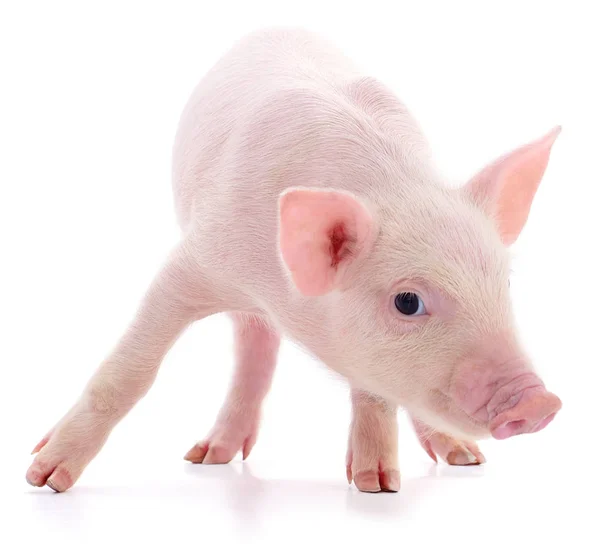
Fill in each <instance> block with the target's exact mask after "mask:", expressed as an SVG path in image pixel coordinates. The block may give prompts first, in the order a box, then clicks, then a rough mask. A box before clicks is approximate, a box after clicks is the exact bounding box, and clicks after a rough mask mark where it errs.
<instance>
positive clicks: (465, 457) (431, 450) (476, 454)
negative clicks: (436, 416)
mask: <svg viewBox="0 0 600 544" xmlns="http://www.w3.org/2000/svg"><path fill="white" fill-rule="evenodd" d="M412 422H413V425H414V427H415V431H416V432H417V437H418V438H419V442H420V443H421V446H423V449H424V450H425V451H426V452H427V454H428V455H429V457H431V458H432V459H433V460H434V461H435V462H436V463H437V455H439V456H440V457H441V458H442V459H443V460H444V461H446V463H448V464H449V465H480V464H481V463H485V457H484V456H483V453H481V451H479V447H478V446H477V444H476V443H475V442H469V441H467V440H458V439H457V438H454V437H453V436H451V435H449V434H445V433H441V432H439V431H436V430H435V429H432V428H431V427H430V426H429V425H427V424H425V423H423V422H422V421H420V420H418V419H416V418H412ZM436 454H437V455H436Z"/></svg>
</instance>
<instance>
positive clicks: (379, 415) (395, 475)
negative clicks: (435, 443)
mask: <svg viewBox="0 0 600 544" xmlns="http://www.w3.org/2000/svg"><path fill="white" fill-rule="evenodd" d="M351 397H352V423H351V425H350V437H349V440H348V453H347V456H346V474H347V476H348V483H351V482H352V480H354V484H355V485H356V487H357V488H358V489H360V491H367V492H370V493H376V492H378V491H398V490H399V489H400V471H399V470H398V423H397V419H396V411H397V409H396V406H394V405H392V404H389V403H388V402H387V401H385V400H383V399H382V398H380V397H377V396H374V395H371V394H369V393H367V392H366V391H361V390H359V389H353V390H352V393H351Z"/></svg>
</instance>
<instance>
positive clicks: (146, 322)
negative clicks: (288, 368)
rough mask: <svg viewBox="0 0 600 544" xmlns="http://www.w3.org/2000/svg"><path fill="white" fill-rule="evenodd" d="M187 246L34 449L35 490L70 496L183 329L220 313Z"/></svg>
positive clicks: (176, 254) (30, 479)
mask: <svg viewBox="0 0 600 544" xmlns="http://www.w3.org/2000/svg"><path fill="white" fill-rule="evenodd" d="M188 255H189V253H188V252H187V251H186V248H185V247H184V246H181V247H180V248H178V249H177V250H175V251H174V252H173V253H172V255H171V256H170V258H169V260H168V261H167V263H166V264H165V266H164V267H163V268H162V270H161V271H160V273H159V274H158V275H157V277H156V278H155V280H154V281H153V283H152V284H151V286H150V287H149V289H148V291H147V293H146V295H145V296H144V298H143V300H142V302H141V305H140V307H139V309H138V312H137V315H136V317H135V318H134V320H133V321H132V323H131V325H130V327H129V329H128V330H127V332H126V333H125V334H124V335H123V337H122V338H121V339H120V341H119V343H118V344H117V346H116V348H115V349H114V350H113V352H112V353H111V354H110V355H109V356H108V357H107V359H106V360H105V361H104V362H103V363H102V365H101V366H100V367H99V368H98V370H97V371H96V373H95V375H94V376H93V377H92V379H91V380H90V381H89V383H88V384H87V387H86V388H85V390H84V392H83V394H82V396H81V397H80V399H79V400H78V401H77V402H76V403H75V405H74V406H73V407H72V408H71V409H70V410H69V412H68V413H67V414H66V415H65V416H64V417H63V418H62V420H60V421H59V422H58V424H57V425H55V427H54V428H53V429H52V430H51V431H50V432H49V433H48V434H47V435H46V436H45V437H44V438H43V439H42V440H41V442H40V443H39V444H38V445H37V446H36V447H35V449H34V452H33V453H38V452H39V453H38V455H37V456H36V457H35V459H34V461H33V463H32V464H31V466H30V467H29V470H28V471H27V475H26V478H27V481H28V482H29V483H30V484H31V485H34V486H38V487H41V486H43V485H44V484H47V485H48V486H49V487H51V488H52V489H54V490H55V491H65V490H66V489H68V488H69V487H71V486H72V485H73V484H74V483H75V481H76V480H77V479H78V478H79V476H80V475H81V473H82V471H83V470H84V468H85V467H86V465H87V464H88V463H89V462H90V461H91V460H92V459H93V458H94V457H95V456H96V454H97V453H98V452H99V451H100V449H101V448H102V446H103V445H104V443H105V441H106V439H107V438H108V436H109V434H110V432H111V430H112V429H113V427H114V426H115V425H116V424H117V423H118V422H119V421H120V420H121V419H122V418H123V417H124V416H125V414H127V412H129V410H130V409H131V408H132V407H133V406H134V405H135V403H136V402H137V401H138V400H140V399H141V398H142V397H143V396H144V395H145V393H146V392H147V391H148V390H149V388H150V386H151V385H152V382H153V381H154V378H155V377H156V374H157V371H158V368H159V366H160V363H161V361H162V359H163V356H164V355H165V354H166V352H167V351H168V349H169V348H170V347H171V345H172V344H173V342H174V341H175V340H176V338H177V337H178V335H179V334H180V333H181V332H182V331H183V330H184V328H185V327H186V326H187V325H188V324H189V323H191V322H192V321H194V320H196V319H200V318H202V317H205V316H207V315H210V314H212V313H215V312H216V311H218V310H219V306H220V304H219V303H218V301H217V300H216V297H215V296H214V295H213V294H212V291H211V288H210V282H208V281H207V280H203V279H202V274H201V271H200V270H198V269H197V268H196V267H195V266H194V265H193V264H192V262H191V261H190V260H189V257H188Z"/></svg>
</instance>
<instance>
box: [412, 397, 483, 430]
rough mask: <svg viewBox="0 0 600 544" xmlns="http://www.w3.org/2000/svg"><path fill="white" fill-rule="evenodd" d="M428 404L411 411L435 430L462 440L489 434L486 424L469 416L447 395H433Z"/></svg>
mask: <svg viewBox="0 0 600 544" xmlns="http://www.w3.org/2000/svg"><path fill="white" fill-rule="evenodd" d="M428 404H429V405H428V406H423V407H416V408H415V409H414V410H412V411H411V413H412V415H414V416H416V417H418V418H419V419H420V420H421V421H423V422H424V423H426V424H427V425H429V426H430V427H432V428H434V429H435V430H437V431H440V432H443V433H446V434H450V435H452V436H454V437H455V438H460V439H463V440H480V439H482V438H488V437H490V436H491V435H490V431H489V428H488V426H487V425H486V424H484V423H482V422H481V421H478V420H476V419H474V418H473V417H471V416H470V415H469V414H467V413H466V412H465V411H464V410H462V409H461V408H460V407H459V406H458V405H456V404H455V403H454V402H453V401H452V400H451V399H450V398H449V397H448V396H447V395H443V394H438V395H434V398H433V399H432V402H430V403H428Z"/></svg>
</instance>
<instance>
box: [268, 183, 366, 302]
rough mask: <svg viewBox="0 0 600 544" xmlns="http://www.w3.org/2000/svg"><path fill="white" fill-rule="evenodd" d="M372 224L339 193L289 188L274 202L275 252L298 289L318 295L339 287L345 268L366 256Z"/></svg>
mask: <svg viewBox="0 0 600 544" xmlns="http://www.w3.org/2000/svg"><path fill="white" fill-rule="evenodd" d="M373 236H374V223H373V219H372V216H371V214H370V213H369V211H368V210H367V208H366V207H365V206H364V205H363V204H362V203H360V202H359V201H358V199H357V198H356V197H354V196H352V195H351V194H350V193H346V192H342V191H329V190H320V189H306V188H292V189H288V190H286V191H284V192H283V193H282V194H281V196H280V198H279V248H280V251H281V256H282V257H283V261H284V263H285V265H286V267H287V268H288V270H289V272H290V274H291V276H292V279H293V281H294V284H295V285H296V287H297V288H298V290H299V291H300V292H301V293H302V294H304V295H307V296H319V295H324V294H326V293H329V292H330V291H332V290H334V289H337V288H343V283H344V282H343V280H344V278H345V277H346V276H347V272H348V268H349V267H350V266H351V265H352V264H353V263H356V261H357V260H358V259H359V258H362V257H364V256H365V255H366V253H367V252H368V251H369V249H370V247H371V245H372V242H373Z"/></svg>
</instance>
